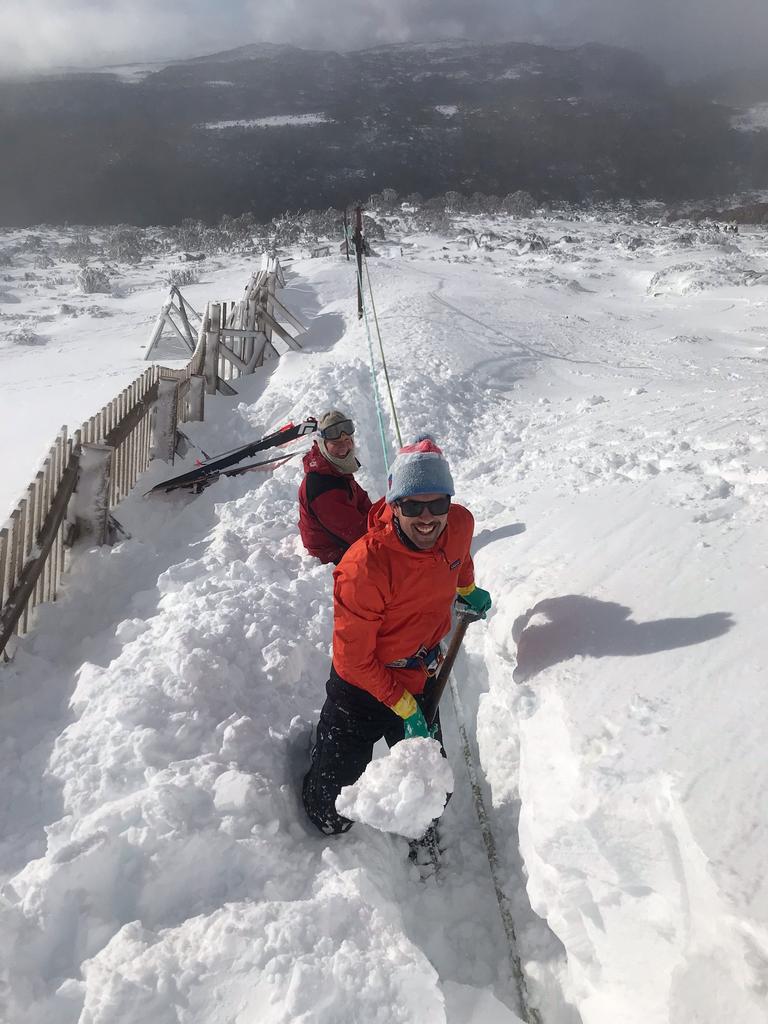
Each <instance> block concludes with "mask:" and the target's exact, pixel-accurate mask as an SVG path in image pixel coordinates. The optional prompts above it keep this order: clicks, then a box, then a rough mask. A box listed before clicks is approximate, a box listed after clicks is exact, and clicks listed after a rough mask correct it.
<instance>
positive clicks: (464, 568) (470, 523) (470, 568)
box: [456, 508, 475, 587]
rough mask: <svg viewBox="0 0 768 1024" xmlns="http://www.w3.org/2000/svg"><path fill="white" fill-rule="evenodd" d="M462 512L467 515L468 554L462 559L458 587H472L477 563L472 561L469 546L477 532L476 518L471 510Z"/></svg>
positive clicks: (464, 509) (463, 509)
mask: <svg viewBox="0 0 768 1024" xmlns="http://www.w3.org/2000/svg"><path fill="white" fill-rule="evenodd" d="M462 512H464V513H465V516H466V520H465V529H466V532H467V554H466V556H465V557H464V558H463V559H462V562H461V568H460V569H459V578H458V580H457V581H456V586H457V587H471V586H472V584H473V583H474V582H475V563H474V562H473V561H472V555H471V554H470V553H469V545H470V544H471V543H472V535H473V534H474V530H475V517H474V516H473V515H472V513H471V512H470V511H469V509H466V508H462Z"/></svg>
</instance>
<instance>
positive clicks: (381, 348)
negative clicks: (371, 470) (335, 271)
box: [363, 253, 403, 448]
mask: <svg viewBox="0 0 768 1024" xmlns="http://www.w3.org/2000/svg"><path fill="white" fill-rule="evenodd" d="M363 263H365V276H366V279H367V281H368V294H369V295H370V296H371V309H372V310H373V320H374V323H375V324H376V334H377V335H378V336H379V351H380V352H381V365H382V366H383V367H384V377H385V379H386V382H387V391H388V392H389V404H390V406H391V408H392V419H393V420H394V423H395V433H396V434H397V443H398V445H399V446H400V447H401V448H402V447H403V438H402V435H401V433H400V424H399V423H398V420H397V409H395V399H394V398H393V396H392V387H391V385H390V383H389V371H388V370H387V359H386V356H385V355H384V343H383V341H382V340H381V329H380V328H379V318H378V316H377V314H376V303H375V302H374V301H373V287H372V286H371V272H370V270H369V269H368V257H367V256H366V255H365V253H363Z"/></svg>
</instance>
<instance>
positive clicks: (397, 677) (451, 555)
mask: <svg viewBox="0 0 768 1024" xmlns="http://www.w3.org/2000/svg"><path fill="white" fill-rule="evenodd" d="M392 518H393V516H392V507H391V506H390V505H387V504H386V503H385V501H384V498H381V499H380V500H379V501H377V502H376V504H375V505H374V506H373V508H372V509H371V511H370V512H369V513H368V533H366V534H365V535H364V536H363V537H361V538H360V539H359V540H358V541H355V543H354V544H353V545H352V546H351V547H350V548H349V549H348V551H347V552H346V554H345V555H344V557H343V558H342V560H341V562H340V563H339V565H338V567H337V568H336V570H335V571H334V573H333V667H334V669H335V670H336V672H337V673H338V675H340V676H341V678H342V679H344V680H345V681H346V682H348V683H351V684H352V685H353V686H359V687H360V688H361V689H362V690H367V691H368V693H371V694H373V696H374V697H376V698H377V699H378V700H380V701H382V702H383V703H384V704H387V705H388V706H389V707H392V706H393V705H395V704H396V703H397V702H398V700H400V698H401V697H402V696H403V693H404V691H405V690H409V691H410V692H411V693H421V691H422V690H423V689H424V684H425V682H426V679H427V677H426V674H425V673H424V672H423V671H422V670H421V669H418V668H417V669H406V668H390V667H388V666H389V665H390V663H391V662H394V661H400V660H401V659H406V658H410V657H412V656H413V655H415V654H416V653H417V651H418V650H419V648H421V647H424V648H426V649H431V648H432V647H434V646H435V645H436V644H437V643H438V642H439V641H440V640H442V638H443V637H444V636H445V635H446V634H447V633H448V632H449V631H450V628H451V607H452V605H453V600H454V598H455V597H456V588H457V587H468V586H471V585H472V583H474V580H475V570H474V566H473V564H472V556H471V555H470V553H469V545H470V542H471V541H472V533H473V530H474V525H475V521H474V519H473V518H472V513H471V512H469V510H468V509H466V508H464V507H463V506H462V505H451V509H450V511H449V513H448V522H447V524H446V527H445V529H444V530H443V532H442V533H441V534H440V537H439V538H438V540H437V542H436V544H435V546H434V547H433V548H430V549H429V550H428V551H415V550H412V549H411V548H408V547H406V545H405V544H404V543H403V542H402V540H400V538H399V537H398V535H397V533H396V532H395V527H394V524H393V521H392Z"/></svg>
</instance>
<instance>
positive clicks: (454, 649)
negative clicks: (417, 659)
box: [424, 609, 480, 725]
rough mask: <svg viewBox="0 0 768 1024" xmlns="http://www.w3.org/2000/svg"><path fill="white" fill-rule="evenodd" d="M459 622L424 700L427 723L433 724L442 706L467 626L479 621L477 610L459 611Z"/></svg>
mask: <svg viewBox="0 0 768 1024" xmlns="http://www.w3.org/2000/svg"><path fill="white" fill-rule="evenodd" d="M456 614H457V616H458V620H459V621H458V622H457V623H456V628H455V629H454V631H453V634H452V635H451V642H450V643H449V644H448V650H447V651H446V653H445V658H444V659H443V664H442V665H441V666H440V671H439V672H438V673H437V676H436V678H435V685H434V688H433V690H432V692H431V693H430V695H429V697H428V698H427V699H426V700H425V701H424V717H425V718H426V720H427V725H432V723H433V722H434V720H435V718H436V716H437V709H438V707H439V706H440V698H441V697H442V696H443V694H444V693H445V688H446V686H447V685H448V677H449V676H450V674H451V670H452V669H453V663H454V662H455V661H456V655H457V654H458V653H459V648H460V647H461V642H462V640H463V639H464V634H465V633H466V632H467V626H468V625H469V624H470V622H477V620H478V619H479V618H480V616H479V615H476V614H475V612H473V611H471V610H470V609H467V610H466V611H457V612H456Z"/></svg>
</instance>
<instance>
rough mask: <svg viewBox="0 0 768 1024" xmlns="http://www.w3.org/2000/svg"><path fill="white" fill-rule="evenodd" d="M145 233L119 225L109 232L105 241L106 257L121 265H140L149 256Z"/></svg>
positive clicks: (138, 229) (139, 229)
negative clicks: (144, 257)
mask: <svg viewBox="0 0 768 1024" xmlns="http://www.w3.org/2000/svg"><path fill="white" fill-rule="evenodd" d="M147 254H148V252H147V244H146V238H145V233H144V232H143V231H142V230H141V228H133V227H130V226H129V225H127V224H118V225H117V227H116V228H112V229H111V230H109V231H107V234H106V237H105V239H104V255H105V256H106V257H107V258H108V259H111V260H117V262H119V263H131V264H136V263H140V262H141V259H142V257H143V256H145V255H147Z"/></svg>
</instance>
